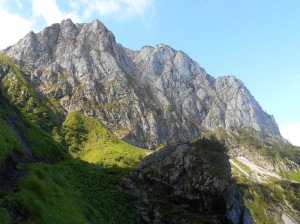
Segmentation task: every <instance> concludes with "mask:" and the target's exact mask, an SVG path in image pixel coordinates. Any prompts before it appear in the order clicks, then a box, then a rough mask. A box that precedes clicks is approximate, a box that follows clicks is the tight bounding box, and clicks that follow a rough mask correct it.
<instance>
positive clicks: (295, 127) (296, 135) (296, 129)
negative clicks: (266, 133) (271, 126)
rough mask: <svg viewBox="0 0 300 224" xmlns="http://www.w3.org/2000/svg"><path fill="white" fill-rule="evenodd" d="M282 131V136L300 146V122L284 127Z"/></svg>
mask: <svg viewBox="0 0 300 224" xmlns="http://www.w3.org/2000/svg"><path fill="white" fill-rule="evenodd" d="M280 131H281V135H282V136H283V137H284V138H286V139H287V140H289V141H290V142H291V143H292V144H293V145H295V146H300V122H299V123H295V124H291V125H286V126H283V127H282V128H281V129H280Z"/></svg>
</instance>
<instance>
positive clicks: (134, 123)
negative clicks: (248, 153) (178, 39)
mask: <svg viewBox="0 0 300 224" xmlns="http://www.w3.org/2000/svg"><path fill="white" fill-rule="evenodd" d="M1 53H4V54H6V55H8V56H10V57H13V58H15V59H16V60H18V61H19V62H21V63H23V65H24V67H23V70H24V71H25V73H26V74H27V76H28V79H30V80H31V82H32V83H33V85H34V87H35V88H36V89H37V90H38V91H39V92H41V93H43V94H44V95H46V96H48V97H54V98H56V99H58V100H59V101H60V103H61V104H62V105H63V107H64V108H65V110H66V111H68V112H70V111H73V110H77V111H81V112H83V113H85V114H87V115H90V116H94V117H98V118H99V119H100V120H101V121H102V122H104V123H105V124H106V125H107V126H108V127H110V128H111V129H112V130H113V131H114V132H115V133H116V134H118V135H119V136H120V137H123V138H125V139H126V140H128V141H130V142H131V143H133V144H135V145H139V146H143V147H148V148H154V147H156V146H157V145H158V144H160V143H164V144H166V143H168V142H177V141H178V140H182V141H185V140H190V139H192V138H194V137H196V136H199V135H201V127H205V128H206V129H208V130H212V131H214V130H215V129H217V128H218V127H222V128H224V129H227V130H229V129H231V128H232V127H235V128H243V127H252V128H254V129H256V130H258V131H261V132H267V133H270V134H272V135H275V136H280V132H279V129H278V127H277V124H276V122H275V120H274V118H273V117H272V116H270V115H268V114H267V113H265V112H264V111H263V110H262V108H261V107H260V106H259V104H258V103H257V102H256V101H255V99H254V98H253V96H252V95H251V94H250V92H249V91H248V90H247V89H246V87H245V86H244V85H243V84H242V82H241V81H239V80H238V79H236V78H235V77H231V76H230V77H221V78H218V79H215V78H213V77H211V76H210V75H208V74H207V73H206V72H205V70H204V69H203V68H201V67H200V66H199V65H198V64H197V63H196V62H194V61H193V60H192V59H191V58H189V57H188V56H187V55H186V54H185V53H183V52H181V51H176V50H174V49H172V48H171V47H169V46H166V45H163V44H159V45H157V46H156V47H149V46H146V47H144V48H142V49H141V50H139V51H132V50H129V49H127V48H124V47H123V46H122V45H120V44H117V43H116V41H115V37H114V35H113V34H112V33H111V32H110V31H109V30H108V29H107V28H106V27H105V26H104V25H103V24H102V23H101V22H100V21H98V20H95V21H93V22H92V23H89V24H74V23H73V22H72V21H71V20H69V19H68V20H64V21H62V22H61V23H60V24H53V25H52V26H50V27H47V28H45V29H44V30H43V31H42V32H40V33H37V34H36V33H33V32H30V33H29V34H27V35H26V36H25V37H24V38H23V39H21V40H20V41H19V42H18V43H16V44H15V45H13V46H11V47H8V48H6V49H4V50H2V51H1Z"/></svg>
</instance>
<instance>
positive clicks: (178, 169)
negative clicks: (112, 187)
mask: <svg viewBox="0 0 300 224" xmlns="http://www.w3.org/2000/svg"><path fill="white" fill-rule="evenodd" d="M139 168H140V170H139V171H137V172H134V173H132V174H131V175H130V176H127V177H126V178H125V179H124V182H123V185H124V189H125V191H126V192H127V194H128V195H129V196H130V198H131V199H132V201H133V204H134V207H135V209H136V210H137V212H138V213H139V214H140V216H141V217H142V220H143V221H144V222H145V223H253V221H252V217H251V214H250V212H249V211H248V209H247V208H246V207H245V206H244V205H243V201H242V195H241V193H240V192H239V190H238V188H237V185H236V184H235V183H234V181H233V180H232V179H231V171H230V163H229V160H228V156H227V155H226V154H225V149H224V147H223V146H222V145H220V144H219V143H217V142H215V141H210V140H206V139H202V140H199V141H197V142H195V143H191V144H181V145H170V146H167V147H165V148H164V149H162V150H160V151H158V152H155V153H153V154H151V155H149V156H148V157H146V158H145V159H144V160H143V161H142V163H141V164H140V165H139Z"/></svg>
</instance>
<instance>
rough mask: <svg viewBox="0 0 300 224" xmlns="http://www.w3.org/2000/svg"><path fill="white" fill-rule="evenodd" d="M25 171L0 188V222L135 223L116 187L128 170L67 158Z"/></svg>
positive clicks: (127, 204)
mask: <svg viewBox="0 0 300 224" xmlns="http://www.w3.org/2000/svg"><path fill="white" fill-rule="evenodd" d="M23 169H28V174H27V175H26V176H25V177H24V178H23V179H22V180H21V181H20V182H19V183H18V184H17V186H15V188H14V189H13V190H11V191H8V192H1V201H0V205H1V207H2V211H1V213H0V223H15V222H18V223H45V224H47V223H49V224H52V223H138V222H139V221H138V219H137V218H136V216H135V214H134V212H133V209H132V208H131V206H130V204H129V202H128V201H127V200H126V197H125V195H124V194H123V192H121V191H120V190H119V189H117V187H116V186H117V184H118V183H119V181H120V179H121V177H122V175H123V174H124V172H126V171H127V170H124V169H119V168H106V169H104V168H101V167H99V166H97V165H93V164H89V163H86V162H84V161H81V160H74V159H69V160H66V161H64V162H60V163H58V164H55V165H49V164H45V163H35V164H31V165H26V166H24V167H23Z"/></svg>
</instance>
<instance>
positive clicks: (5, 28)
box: [0, 7, 31, 50]
mask: <svg viewBox="0 0 300 224" xmlns="http://www.w3.org/2000/svg"><path fill="white" fill-rule="evenodd" d="M0 21H4V22H2V23H1V30H2V31H1V32H3V33H1V35H0V49H1V50H2V49H4V48H6V47H8V46H10V45H13V44H15V43H16V42H17V41H18V40H20V39H21V38H22V37H23V36H25V35H26V34H27V33H28V32H29V31H30V27H31V24H30V22H29V21H28V20H26V19H24V18H23V17H21V16H20V15H17V14H12V13H10V12H8V11H6V10H5V9H4V8H1V7H0Z"/></svg>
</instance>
